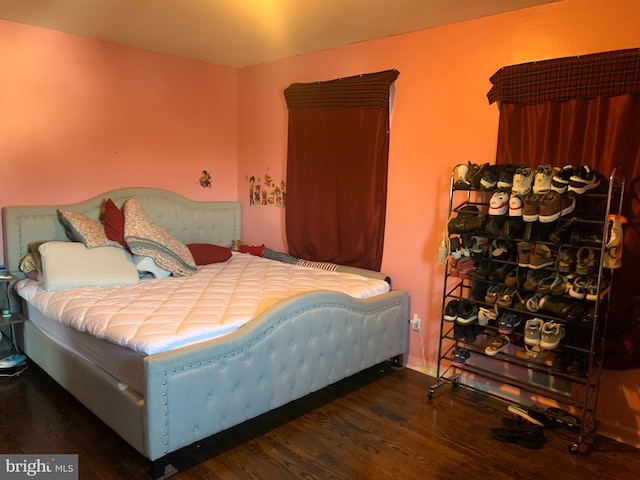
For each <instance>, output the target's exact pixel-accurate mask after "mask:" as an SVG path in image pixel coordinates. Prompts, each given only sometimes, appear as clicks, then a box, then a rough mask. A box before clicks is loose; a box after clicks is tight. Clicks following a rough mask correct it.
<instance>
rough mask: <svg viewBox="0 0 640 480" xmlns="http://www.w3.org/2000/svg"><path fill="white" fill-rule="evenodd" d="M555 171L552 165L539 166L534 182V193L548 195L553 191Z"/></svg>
mask: <svg viewBox="0 0 640 480" xmlns="http://www.w3.org/2000/svg"><path fill="white" fill-rule="evenodd" d="M554 174H555V170H554V169H553V167H552V166H551V165H538V168H537V169H536V173H535V177H534V180H533V188H532V191H533V193H547V192H550V191H551V180H552V179H553V175H554Z"/></svg>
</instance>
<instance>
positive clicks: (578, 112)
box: [488, 49, 640, 369]
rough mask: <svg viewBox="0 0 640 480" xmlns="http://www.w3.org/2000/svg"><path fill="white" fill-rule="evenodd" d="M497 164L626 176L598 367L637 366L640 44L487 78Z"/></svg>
mask: <svg viewBox="0 0 640 480" xmlns="http://www.w3.org/2000/svg"><path fill="white" fill-rule="evenodd" d="M491 82H492V84H493V87H492V88H491V90H490V92H489V94H488V98H489V102H490V103H492V102H496V101H498V102H499V105H500V121H499V130H498V145H497V158H496V161H497V163H504V162H510V163H519V162H522V163H525V164H527V165H529V166H536V165H541V164H550V165H553V166H564V165H579V164H584V165H588V166H590V167H591V168H593V169H596V170H598V171H599V172H600V173H602V174H604V176H605V177H609V175H610V174H611V172H612V171H613V169H614V168H615V169H616V171H617V172H618V173H619V174H620V173H623V174H624V176H625V178H626V188H625V192H624V199H625V200H624V205H623V214H624V215H625V216H626V218H627V220H628V221H629V223H628V224H627V225H626V226H625V227H624V229H625V235H624V251H623V265H622V268H620V269H619V270H618V271H616V274H615V283H614V288H613V289H612V293H611V301H610V306H609V330H608V331H609V341H608V342H607V351H606V352H605V353H606V354H605V366H606V367H607V368H613V369H627V368H640V327H639V324H640V282H639V281H638V280H637V278H638V272H640V201H639V198H640V97H639V96H638V95H639V94H640V49H631V50H621V51H615V52H603V53H597V54H593V55H585V56H581V57H571V58H560V59H554V60H546V61H542V62H533V63H527V64H522V65H514V66H510V67H505V68H502V69H500V70H499V71H498V72H496V73H495V74H494V75H493V76H492V77H491Z"/></svg>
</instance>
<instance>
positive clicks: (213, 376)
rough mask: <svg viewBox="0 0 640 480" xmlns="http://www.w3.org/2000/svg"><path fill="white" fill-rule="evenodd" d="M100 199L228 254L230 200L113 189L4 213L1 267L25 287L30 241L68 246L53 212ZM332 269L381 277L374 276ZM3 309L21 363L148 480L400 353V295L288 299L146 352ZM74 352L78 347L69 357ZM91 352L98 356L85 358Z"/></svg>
mask: <svg viewBox="0 0 640 480" xmlns="http://www.w3.org/2000/svg"><path fill="white" fill-rule="evenodd" d="M106 199H111V200H112V201H113V202H114V203H115V204H116V205H118V206H121V205H123V204H124V202H125V201H127V200H129V199H136V201H137V202H138V203H139V205H141V206H142V208H144V211H145V212H146V213H147V215H148V217H149V219H150V220H151V221H152V222H153V223H154V224H156V225H157V226H158V227H160V228H162V229H164V230H166V231H167V232H169V234H171V235H173V236H175V238H177V239H179V240H180V241H181V242H184V243H185V244H197V243H207V244H215V245H220V246H226V247H229V246H231V245H232V241H233V240H235V239H240V238H242V237H241V232H240V224H241V222H240V205H239V203H237V202H198V201H193V200H189V199H186V198H184V197H182V196H180V195H177V194H175V193H172V192H169V191H165V190H161V189H154V188H128V189H118V190H114V191H110V192H106V193H104V194H102V195H99V196H97V197H94V198H91V199H89V200H86V201H83V202H80V203H76V204H68V205H47V206H15V207H4V208H3V237H4V250H5V263H6V266H7V269H8V270H9V271H10V272H11V273H13V274H14V275H16V276H17V277H18V278H20V279H23V278H24V274H23V273H22V272H21V271H20V269H19V266H20V262H21V261H22V259H23V258H24V257H25V256H26V255H27V253H28V252H29V248H28V246H29V245H30V244H32V243H33V242H49V241H57V242H67V241H69V239H68V235H67V232H66V231H65V229H64V228H63V226H62V225H61V223H60V221H59V220H58V215H57V212H58V209H61V208H63V209H66V210H70V211H74V212H79V213H80V214H82V215H86V216H87V217H90V218H93V219H98V218H99V217H100V214H101V208H103V206H104V202H105V200H106ZM240 255H248V254H244V253H243V254H240ZM240 258H242V259H243V260H246V259H245V258H244V257H238V259H240ZM268 261H270V262H277V260H268ZM336 270H337V271H338V272H340V271H341V270H342V271H344V272H347V275H361V276H363V277H371V278H380V273H379V272H368V271H364V270H360V269H353V268H349V267H338V268H336ZM332 273H333V272H332ZM199 274H200V272H198V275H199ZM341 274H342V273H341ZM167 280H169V279H167ZM20 281H21V282H23V283H24V282H28V280H27V279H24V280H20ZM153 281H165V280H157V279H154V280H153ZM11 301H12V308H13V310H14V311H17V310H18V309H20V310H21V311H22V314H23V315H24V316H25V317H26V320H25V322H24V324H23V327H24V328H23V329H22V332H21V335H20V336H19V342H20V345H21V348H22V349H23V350H24V352H25V353H26V354H27V356H28V357H29V358H30V359H31V360H32V361H33V362H35V363H36V364H38V365H39V366H40V367H41V368H42V369H43V370H45V371H46V372H47V373H48V374H49V375H50V376H51V377H52V378H54V379H55V380H56V381H57V382H58V383H59V384H60V385H61V386H63V387H64V388H65V389H66V390H68V391H69V392H70V393H72V394H73V395H74V396H75V397H76V398H77V399H78V400H79V401H80V402H82V403H83V404H84V405H85V406H86V407H87V408H89V409H90V410H91V411H93V412H94V413H95V414H96V415H97V416H98V417H99V418H100V419H102V420H103V421H104V422H105V423H106V424H107V425H109V426H110V427H111V428H112V429H113V430H115V431H116V432H117V433H118V434H119V435H120V436H121V437H122V438H123V439H124V440H125V441H127V442H128V443H129V444H130V445H132V446H133V447H134V448H135V449H136V450H138V451H139V452H140V453H142V454H143V455H144V456H145V457H147V458H148V459H149V460H150V461H151V467H152V475H153V477H154V478H165V477H168V476H170V475H172V474H173V473H175V468H174V467H173V466H172V465H171V454H172V452H175V451H177V450H178V449H180V448H182V447H185V446H188V445H191V444H193V443H195V442H197V441H199V440H201V439H203V438H206V437H209V436H211V435H214V434H216V433H217V432H220V431H222V430H225V429H228V428H230V427H232V426H235V425H238V424H240V423H241V422H244V421H246V420H248V419H251V418H254V417H256V416H258V415H261V414H263V413H266V412H268V411H270V410H272V409H275V408H277V407H279V406H282V405H284V404H286V403H289V402H291V401H293V400H295V399H298V398H301V397H303V396H305V395H307V394H309V393H312V392H314V391H317V390H319V389H322V388H324V387H325V386H327V385H330V384H332V383H335V382H337V381H339V380H342V379H344V378H347V377H349V376H351V375H353V374H355V373H357V372H359V371H362V370H364V369H367V368H369V367H371V366H374V365H376V364H379V363H382V362H385V361H388V360H391V361H392V362H394V363H395V364H396V365H397V366H401V365H402V355H403V354H404V353H405V351H406V348H407V336H408V331H407V330H408V318H409V312H408V309H409V298H408V294H407V292H406V291H403V290H392V289H389V290H388V291H386V292H383V293H379V294H376V295H373V296H370V297H366V298H354V297H352V296H350V295H347V294H345V293H341V292H338V291H329V290H325V289H321V290H318V291H308V292H304V293H298V294H295V295H292V296H289V297H287V298H285V299H283V300H281V301H278V302H277V303H275V304H273V305H270V306H269V307H268V308H266V309H265V310H263V311H260V313H258V314H257V315H256V316H255V318H252V319H251V320H250V321H248V322H246V323H244V324H243V325H242V326H240V327H239V328H236V329H234V330H232V331H230V332H228V333H226V334H225V335H222V336H219V337H217V338H211V339H207V338H198V339H197V341H193V342H186V343H184V344H183V345H179V346H177V347H175V348H171V349H169V350H166V351H160V352H152V353H145V352H144V351H142V352H141V351H135V350H132V349H130V348H126V347H124V346H121V345H118V344H116V343H113V342H111V341H108V340H105V339H99V338H96V337H93V336H92V335H90V334H89V333H87V332H85V331H80V330H77V329H74V328H71V327H69V326H65V325H60V324H58V323H56V322H53V321H52V320H51V319H48V318H47V315H45V314H43V312H42V311H41V310H40V309H39V308H37V307H35V306H34V305H32V304H30V303H29V302H26V301H25V300H24V299H23V298H22V297H18V296H16V295H12V299H11ZM47 325H49V326H48V327H47ZM76 345H84V347H78V348H70V346H76ZM82 348H85V349H86V350H85V351H84V352H83V350H82ZM97 349H100V352H101V353H100V354H99V355H98V357H99V358H96V357H95V356H94V357H92V356H91V355H90V354H88V353H86V354H85V352H89V351H96V350H97ZM105 365H107V367H108V368H107V367H105ZM131 365H133V367H132V366H131ZM125 375H129V378H123V377H124V376H125Z"/></svg>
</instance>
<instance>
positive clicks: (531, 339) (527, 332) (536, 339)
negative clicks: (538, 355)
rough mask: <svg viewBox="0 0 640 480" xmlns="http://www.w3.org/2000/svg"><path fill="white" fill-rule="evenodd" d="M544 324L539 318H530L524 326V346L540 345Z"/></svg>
mask: <svg viewBox="0 0 640 480" xmlns="http://www.w3.org/2000/svg"><path fill="white" fill-rule="evenodd" d="M543 324H544V322H543V321H542V320H541V319H539V318H530V319H529V320H527V323H525V325H524V343H525V344H526V345H531V346H534V345H540V336H541V334H542V325H543Z"/></svg>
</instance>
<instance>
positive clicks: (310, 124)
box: [284, 70, 398, 271]
mask: <svg viewBox="0 0 640 480" xmlns="http://www.w3.org/2000/svg"><path fill="white" fill-rule="evenodd" d="M397 77H398V72H397V71H396V70H388V71H384V72H378V73H371V74H366V75H359V76H355V77H349V78H342V79H337V80H331V81H327V82H315V83H296V84H293V85H291V86H289V87H288V88H287V89H286V90H285V92H284V95H285V98H286V101H287V106H288V108H289V131H288V151H287V208H286V214H285V215H286V233H287V242H288V248H289V253H290V254H291V255H294V256H296V257H299V258H303V259H306V260H313V261H323V262H333V263H338V264H342V265H351V266H356V267H362V268H368V269H371V270H377V271H379V270H380V266H381V264H382V250H383V245H384V226H385V215H386V202H387V164H388V155H389V90H390V87H391V85H392V83H393V82H394V81H395V79H396V78H397Z"/></svg>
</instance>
